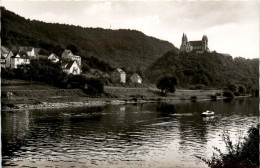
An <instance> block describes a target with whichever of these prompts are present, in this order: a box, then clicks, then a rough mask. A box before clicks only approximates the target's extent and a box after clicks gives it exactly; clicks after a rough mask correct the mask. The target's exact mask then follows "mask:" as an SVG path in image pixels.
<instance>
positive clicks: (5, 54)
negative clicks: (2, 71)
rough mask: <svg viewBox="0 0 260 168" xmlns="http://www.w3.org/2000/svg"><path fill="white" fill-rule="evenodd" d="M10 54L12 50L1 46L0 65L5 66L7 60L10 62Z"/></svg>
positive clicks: (11, 54)
mask: <svg viewBox="0 0 260 168" xmlns="http://www.w3.org/2000/svg"><path fill="white" fill-rule="evenodd" d="M11 56H13V52H12V51H11V50H9V49H8V48H6V47H4V46H1V59H0V62H1V67H3V68H5V67H6V64H7V62H8V63H9V62H10V59H11ZM9 64H10V63H9Z"/></svg>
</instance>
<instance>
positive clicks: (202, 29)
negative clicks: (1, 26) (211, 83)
mask: <svg viewBox="0 0 260 168" xmlns="http://www.w3.org/2000/svg"><path fill="white" fill-rule="evenodd" d="M0 3H1V6H4V7H5V8H6V9H8V10H10V11H12V12H15V13H16V14H19V15H20V16H23V17H25V18H29V19H35V20H41V21H44V22H51V23H65V24H72V25H79V26H83V27H101V28H106V29H109V28H110V29H135V30H139V31H142V32H143V33H145V34H146V35H148V36H153V37H156V38H158V39H161V40H166V41H169V42H171V43H172V44H174V45H175V46H176V47H177V48H180V45H181V38H182V34H183V33H186V34H187V37H188V40H190V41H193V40H201V39H202V36H203V35H207V37H208V46H209V49H210V50H211V51H214V50H215V51H217V52H219V53H226V54H230V55H232V56H233V57H238V56H240V57H244V58H259V4H258V3H259V2H258V0H251V1H250V0H247V1H237V0H236V1H224V0H223V1H221V0H218V1H202V0H201V1H198V0H197V1H194V0H193V1H182V0H175V1H172V0H167V1H158V0H154V1H145V0H143V1H135V0H131V1H123V0H121V1H120V0H119V1H108V0H107V1H1V2H0Z"/></svg>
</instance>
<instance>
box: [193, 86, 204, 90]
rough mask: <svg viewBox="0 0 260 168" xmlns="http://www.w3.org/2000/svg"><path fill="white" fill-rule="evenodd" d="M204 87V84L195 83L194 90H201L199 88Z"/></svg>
mask: <svg viewBox="0 0 260 168" xmlns="http://www.w3.org/2000/svg"><path fill="white" fill-rule="evenodd" d="M204 88H205V85H196V86H195V89H196V90H201V89H204Z"/></svg>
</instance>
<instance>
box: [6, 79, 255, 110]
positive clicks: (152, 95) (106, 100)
mask: <svg viewBox="0 0 260 168" xmlns="http://www.w3.org/2000/svg"><path fill="white" fill-rule="evenodd" d="M10 82H11V83H10ZM25 82H26V81H22V80H17V81H16V82H14V83H12V81H9V80H4V81H3V82H2V83H3V84H2V95H1V96H2V111H17V110H29V109H46V108H68V107H69V108H71V107H91V106H101V105H107V104H134V103H153V102H167V101H175V102H176V101H192V98H193V97H195V98H196V100H195V101H205V100H207V101H210V100H212V95H215V94H216V93H222V92H223V91H222V90H183V89H177V90H176V92H175V93H173V94H168V96H161V95H160V94H159V93H160V91H159V90H158V89H155V88H152V87H150V88H135V87H111V86H105V87H104V91H105V93H107V95H101V96H99V97H95V98H93V97H88V96H87V95H86V94H85V93H84V92H82V90H81V89H59V88H55V87H52V86H48V85H46V84H44V83H39V82H35V83H33V84H32V85H31V86H28V81H27V83H25ZM8 92H9V94H11V95H9V96H7V94H8ZM108 95H109V96H108ZM249 96H250V95H247V96H237V97H236V98H241V97H249ZM219 99H226V97H223V96H217V97H216V100H219Z"/></svg>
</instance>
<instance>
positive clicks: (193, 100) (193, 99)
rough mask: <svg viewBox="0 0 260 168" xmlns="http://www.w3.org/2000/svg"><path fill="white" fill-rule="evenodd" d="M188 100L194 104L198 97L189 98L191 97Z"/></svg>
mask: <svg viewBox="0 0 260 168" xmlns="http://www.w3.org/2000/svg"><path fill="white" fill-rule="evenodd" d="M190 100H191V101H192V102H196V101H197V100H198V97H197V96H191V97H190Z"/></svg>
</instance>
